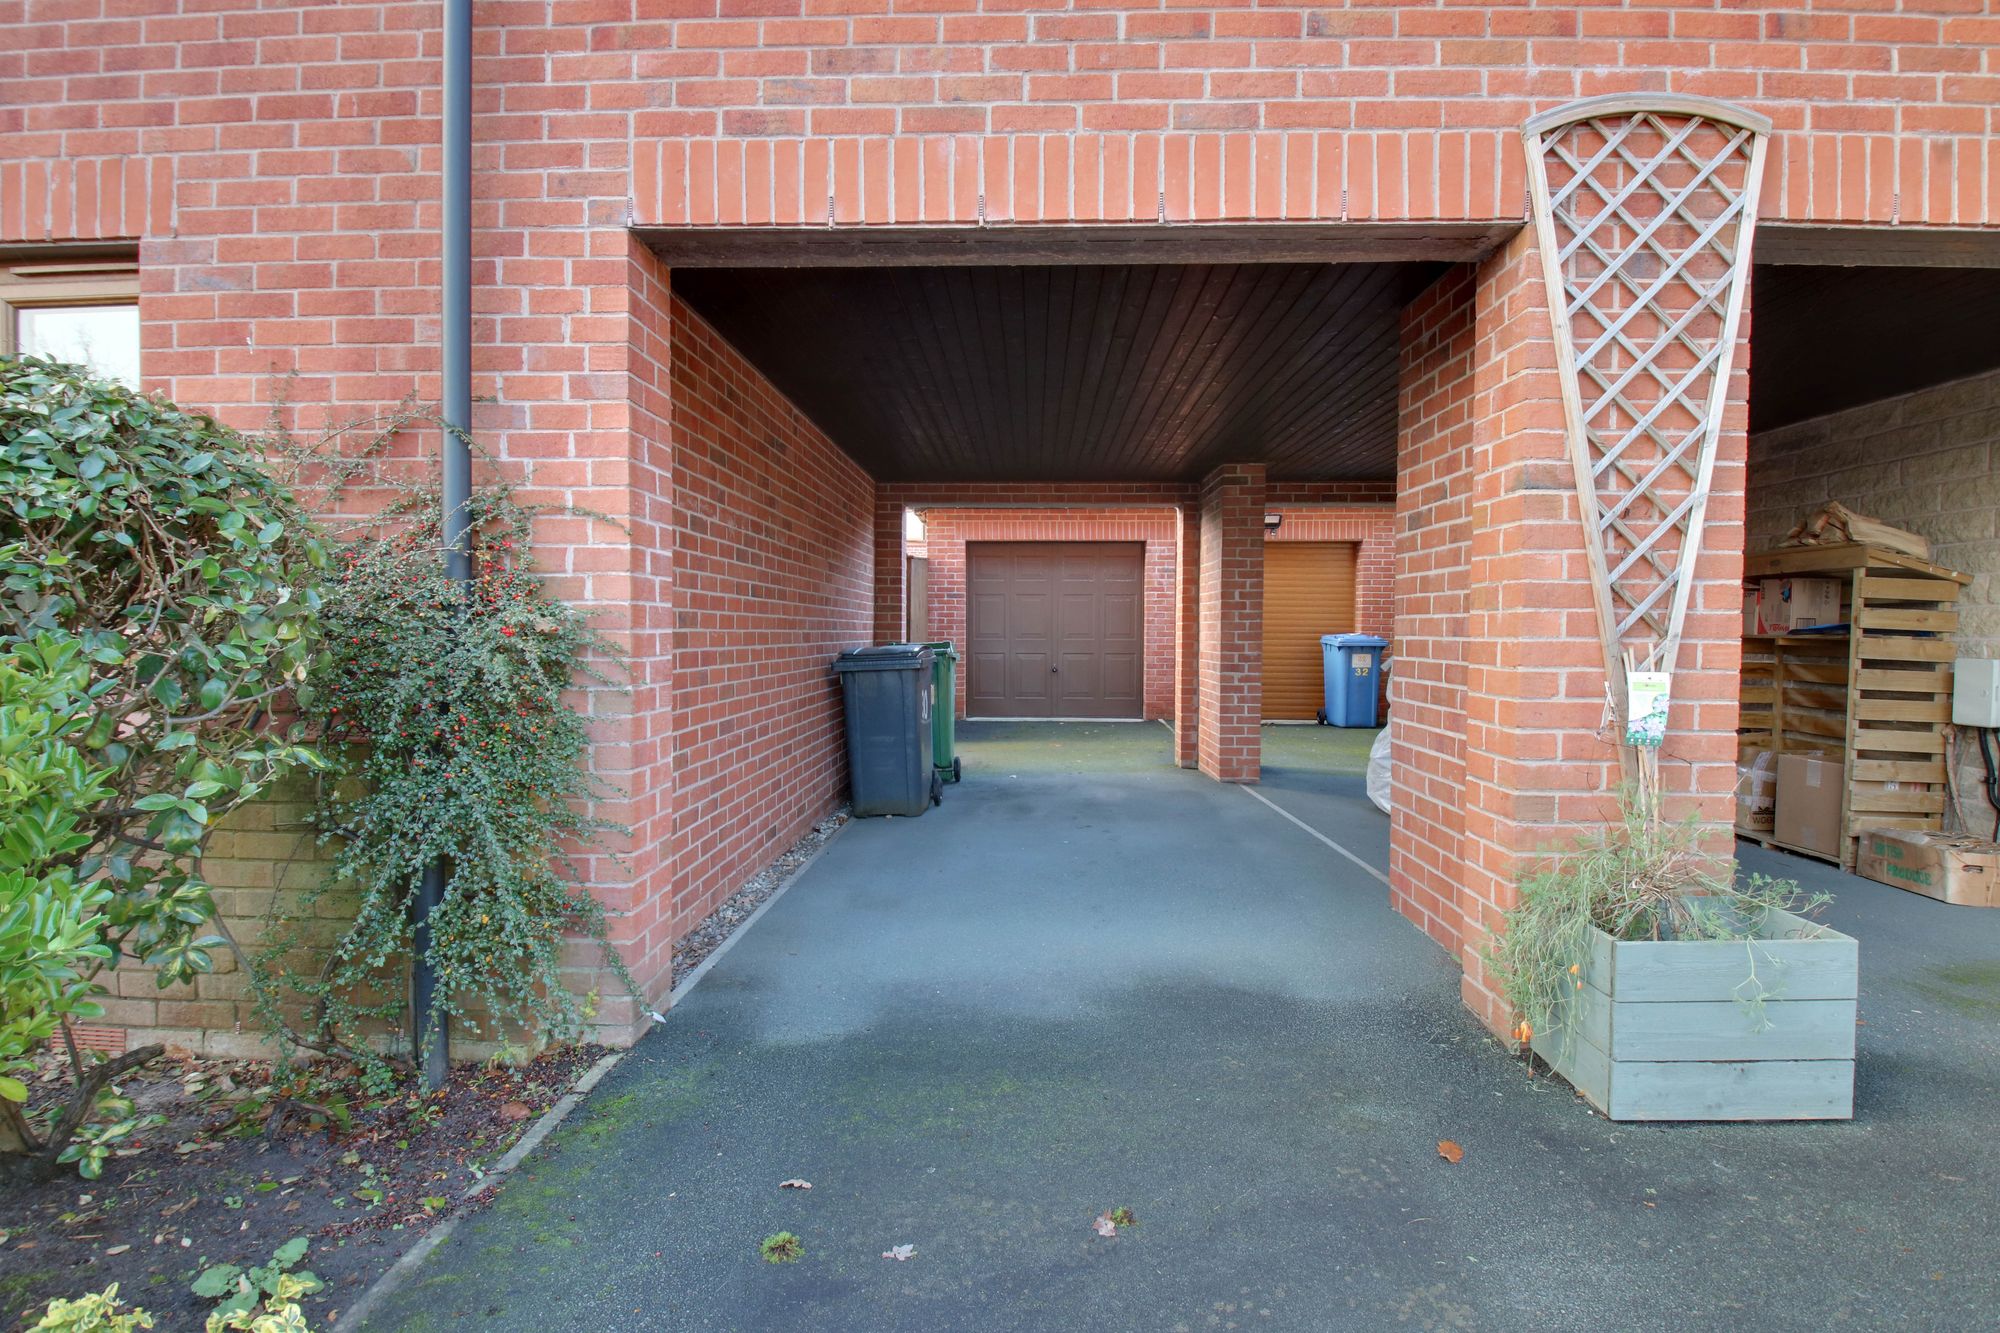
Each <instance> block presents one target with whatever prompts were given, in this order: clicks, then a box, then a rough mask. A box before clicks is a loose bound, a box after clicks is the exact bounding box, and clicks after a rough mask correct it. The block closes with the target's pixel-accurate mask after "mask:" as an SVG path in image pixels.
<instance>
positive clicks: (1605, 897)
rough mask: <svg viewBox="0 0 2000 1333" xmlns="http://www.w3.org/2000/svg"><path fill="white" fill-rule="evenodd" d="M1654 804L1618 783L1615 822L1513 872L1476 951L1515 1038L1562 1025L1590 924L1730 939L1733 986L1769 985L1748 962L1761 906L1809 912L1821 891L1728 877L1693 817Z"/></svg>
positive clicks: (1625, 936)
mask: <svg viewBox="0 0 2000 1333" xmlns="http://www.w3.org/2000/svg"><path fill="white" fill-rule="evenodd" d="M1660 804H1661V802H1660V797H1659V796H1658V793H1657V787H1655V786H1654V785H1653V784H1647V785H1646V786H1644V787H1637V788H1627V789H1626V790H1625V791H1624V792H1623V793H1621V795H1620V798H1619V813H1620V820H1619V822H1618V823H1617V824H1614V825H1612V826H1610V827H1609V828H1606V829H1605V830H1603V831H1602V832H1601V833H1594V834H1588V835H1585V836H1584V837H1581V838H1579V839H1578V840H1577V841H1576V843H1575V844H1574V845H1573V846H1572V847H1571V848H1570V849H1569V850H1567V851H1564V852H1562V853H1560V854H1558V855H1556V856H1554V857H1552V858H1550V859H1549V860H1547V861H1546V862H1544V863H1543V864H1542V865H1540V866H1539V867H1537V868H1536V869H1535V870H1533V871H1532V872H1530V873H1529V874H1528V875H1526V876H1525V877H1524V878H1523V879H1522V880H1521V884H1520V900H1519V902H1518V903H1517V904H1516V905H1515V906H1514V907H1513V908H1512V909H1511V910H1509V911H1508V912H1507V913H1506V929H1505V930H1504V931H1501V932H1496V933H1495V934H1494V935H1493V937H1492V938H1491V939H1490V940H1489V942H1488V944H1487V948H1486V951H1485V957H1486V961H1487V964H1488V966H1489V967H1490V968H1491V969H1492V971H1493V974H1494V977H1495V979H1496V980H1497V981H1498V982H1499V984H1500V991H1501V994H1502V995H1504V996H1505V997H1506V998H1507V1000H1508V1002H1509V1003H1510V1004H1511V1005H1512V1006H1513V1008H1514V1009H1515V1011H1516V1012H1517V1013H1519V1014H1520V1015H1521V1016H1522V1024H1521V1026H1520V1027H1519V1028H1517V1029H1515V1032H1514V1035H1515V1037H1516V1038H1517V1039H1518V1040H1521V1041H1523V1042H1525V1041H1527V1040H1529V1039H1530V1038H1532V1037H1533V1036H1535V1035H1536V1034H1538V1033H1539V1034H1542V1035H1544V1036H1548V1035H1552V1034H1556V1033H1567V1032H1569V1031H1571V1029H1572V1018H1573V1011H1574V1009H1575V1005H1576V1001H1577V998H1578V996H1579V993H1580V992H1581V990H1582V988H1583V982H1582V980H1581V977H1580V975H1579V973H1580V971H1581V969H1582V967H1583V965H1584V962H1585V960H1586V959H1587V958H1588V956H1589V952H1590V934H1591V930H1592V929H1593V928H1595V929H1597V930H1601V931H1603V932H1604V933H1605V934H1606V935H1609V936H1610V937H1611V938H1612V939H1614V940H1725V941H1742V942H1743V944H1744V949H1745V968H1744V984H1743V985H1742V986H1741V987H1739V988H1738V991H1737V995H1738V998H1739V999H1740V1000H1741V1001H1742V1002H1743V1003H1744V1004H1746V1005H1748V1006H1752V1007H1755V1006H1758V1005H1760V1004H1761V1003H1762V1002H1763V1000H1764V999H1766V998H1767V997H1768V996H1770V995H1771V994H1772V993H1773V992H1772V990H1771V988H1770V981H1771V979H1770V978H1767V977H1764V976H1761V975H1760V973H1759V959H1758V954H1759V945H1758V941H1759V939H1760V938H1761V935H1762V928H1763V926H1764V924H1765V922H1766V920H1767V918H1768V917H1769V916H1770V914H1771V913H1773V912H1794V913H1811V912H1816V911H1818V910H1819V909H1820V907H1822V906H1823V905H1824V904H1825V903H1826V901H1827V896H1826V895H1825V894H1813V895H1808V894H1806V893H1805V892H1804V891H1803V890H1801V889H1800V888H1799V886H1798V885H1797V884H1796V883H1794V882H1792V881H1790V880H1779V879H1772V878H1769V877H1767V876H1763V875H1751V876H1747V877H1744V878H1741V879H1738V878H1733V877H1732V872H1733V869H1734V867H1733V865H1732V863H1730V862H1729V861H1727V860H1726V859H1719V858H1718V857H1716V855H1715V854H1714V853H1712V852H1709V851H1706V850H1704V849H1703V847H1702V845H1701V843H1702V839H1703V836H1704V832H1705V830H1704V829H1703V826H1702V825H1701V824H1700V823H1699V822H1698V821H1697V820H1695V819H1693V818H1690V819H1687V820H1682V821H1672V820H1668V819H1666V818H1664V816H1663V815H1662V812H1661V809H1660Z"/></svg>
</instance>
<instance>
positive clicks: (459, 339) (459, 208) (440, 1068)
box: [410, 0, 472, 1091]
mask: <svg viewBox="0 0 2000 1333" xmlns="http://www.w3.org/2000/svg"><path fill="white" fill-rule="evenodd" d="M442 248H443V253H444V327H443V343H444V348H443V362H444V366H443V378H444V384H443V389H442V394H443V399H444V432H443V439H442V442H441V452H442V459H441V469H440V470H441V474H442V475H441V478H440V480H441V485H440V490H441V491H442V503H443V509H444V572H445V577H446V578H447V579H449V580H450V581H451V582H452V583H453V584H456V585H458V587H459V590H460V593H461V596H462V595H463V594H464V592H465V590H466V585H468V584H470V583H471V582H472V545H471V531H470V529H471V513H470V506H471V502H472V451H471V449H470V448H469V447H468V439H469V432H470V431H471V430H472V0H445V6H444V236H443V247H442ZM449 879H450V871H449V869H448V867H447V866H446V865H445V863H444V862H443V861H442V860H437V861H433V862H431V864H430V865H428V866H426V867H424V874H423V879H422V882H421V883H420V884H419V886H418V889H417V901H416V930H415V940H414V941H413V950H414V955H415V956H414V960H413V962H412V965H411V969H410V1020H411V1041H412V1043H413V1044H414V1045H415V1046H416V1047H417V1048H419V1050H420V1056H421V1064H422V1069H423V1076H424V1086H425V1087H427V1088H429V1089H431V1090H433V1091H435V1090H436V1089H438V1088H441V1087H443V1086H444V1081H445V1076H446V1075H447V1074H448V1073H449V1072H450V1070H451V1031H450V1024H449V1023H448V1022H447V1021H446V1019H445V1018H444V1016H443V1015H441V1014H440V1015H435V1016H433V1014H432V1007H433V1005H434V1003H435V1000H436V995H437V976H436V974H435V972H434V971H433V969H432V967H431V964H430V957H429V955H430V947H431V929H430V917H431V913H432V912H434V911H436V910H437V908H438V907H439V906H440V905H441V904H442V903H443V902H444V893H445V885H446V884H447V883H448V882H449Z"/></svg>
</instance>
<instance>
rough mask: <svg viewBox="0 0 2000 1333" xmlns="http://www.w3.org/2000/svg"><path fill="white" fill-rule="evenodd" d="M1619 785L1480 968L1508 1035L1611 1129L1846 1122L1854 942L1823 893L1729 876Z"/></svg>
mask: <svg viewBox="0 0 2000 1333" xmlns="http://www.w3.org/2000/svg"><path fill="white" fill-rule="evenodd" d="M1660 805H1661V802H1660V799H1659V797H1658V796H1657V794H1656V790H1655V791H1649V790H1648V789H1643V788H1630V789H1627V791H1626V792H1625V793H1624V794H1623V795H1622V796H1621V798H1620V801H1619V815H1620V818H1619V819H1618V821H1617V822H1616V823H1614V824H1612V825H1611V826H1610V827H1608V828H1606V829H1605V830H1603V831H1602V832H1600V833H1595V834H1590V835H1587V836H1585V837H1582V838H1580V839H1578V840H1577V842H1576V843H1575V844H1574V846H1573V847H1572V848H1570V849H1569V850H1567V851H1565V852H1563V853H1561V854H1559V855H1557V856H1554V857H1552V858H1550V859H1548V860H1547V861H1545V862H1544V863H1543V864H1541V865H1539V866H1537V867H1536V868H1535V869H1533V870H1532V871H1530V872H1529V873H1528V874H1527V875H1526V876H1525V877H1524V878H1523V879H1522V881H1521V884H1520V899H1519V902H1518V903H1517V904H1516V905H1515V906H1514V907H1513V908H1512V909H1511V910H1510V911H1508V912H1507V913H1506V918H1505V919H1506V928H1505V930H1504V931H1503V932H1499V933H1496V934H1495V935H1494V937H1493V938H1492V939H1491V940H1490V941H1489V943H1488V947H1487V950H1486V955H1485V956H1486V961H1487V964H1488V966H1489V967H1490V969H1491V971H1492V974H1493V976H1494V979H1495V980H1496V981H1497V982H1498V984H1499V987H1500V991H1501V994H1502V995H1503V996H1504V997H1505V998H1506V999H1507V1000H1508V1002H1509V1003H1510V1004H1511V1005H1512V1006H1513V1008H1514V1010H1515V1011H1516V1012H1517V1013H1518V1014H1519V1015H1520V1016H1521V1021H1520V1024H1519V1026H1518V1027H1516V1028H1515V1030H1514V1036H1515V1038H1516V1039H1517V1040H1519V1041H1521V1042H1522V1043H1524V1044H1526V1045H1529V1046H1531V1047H1532V1049H1533V1050H1534V1052H1535V1054H1537V1055H1539V1056H1541V1057H1542V1058H1543V1059H1545V1060H1547V1061H1548V1062H1549V1064H1550V1065H1551V1066H1553V1067H1554V1068H1555V1070H1556V1071H1557V1072H1558V1073H1560V1074H1562V1075H1563V1076H1564V1077H1566V1078H1568V1079H1569V1080H1570V1082H1571V1083H1573V1084H1575V1085H1576V1087H1577V1089H1578V1090H1579V1091H1580V1092H1582V1093H1583V1094H1584V1096H1585V1097H1586V1098H1588V1099H1589V1100H1590V1101H1591V1102H1592V1103H1593V1104H1594V1105H1596V1106H1598V1108H1599V1109H1600V1110H1602V1111H1604V1112H1605V1113H1606V1114H1607V1115H1609V1116H1611V1117H1612V1118H1613V1119H1671V1120H1702V1119H1800V1118H1844V1117H1846V1116H1848V1115H1851V1114H1852V1094H1853V1053H1854V1047H1853V1042H1854V1008H1855V996H1856V992H1857V970H1856V966H1855V960H1856V949H1855V944H1854V941H1853V940H1852V939H1850V938H1848V937H1847V936H1844V935H1841V934H1839V933H1838V932H1836V931H1833V930H1830V929H1828V928H1827V927H1824V926H1821V925H1818V924H1816V923H1814V922H1812V921H1811V920H1809V919H1808V915H1809V914H1811V913H1813V912H1816V911H1817V910H1818V909H1819V908H1820V907H1821V906H1822V905H1823V904H1824V902H1825V895H1808V894H1806V893H1804V892H1803V891H1802V890H1801V889H1800V888H1799V886H1798V885H1797V884H1795V883H1793V882H1791V881H1789V880H1778V879H1772V878H1769V877H1766V876H1761V875H1750V876H1744V877H1741V878H1738V877H1736V876H1734V875H1733V874H1732V870H1733V867H1732V866H1731V865H1730V863H1729V862H1728V861H1727V860H1725V859H1723V858H1720V857H1718V856H1717V855H1716V854H1715V853H1714V852H1713V851H1712V850H1710V849H1708V848H1706V847H1704V845H1703V842H1704V837H1705V833H1706V830H1705V829H1704V828H1703V826H1702V825H1701V824H1700V823H1699V822H1698V821H1696V820H1694V819H1692V818H1690V819H1688V820H1684V821H1673V820H1669V819H1667V818H1665V817H1664V815H1663V813H1662V811H1661V808H1660Z"/></svg>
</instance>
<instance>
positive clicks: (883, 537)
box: [875, 498, 908, 643]
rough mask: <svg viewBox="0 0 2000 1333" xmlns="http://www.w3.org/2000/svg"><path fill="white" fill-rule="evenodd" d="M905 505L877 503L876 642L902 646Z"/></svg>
mask: <svg viewBox="0 0 2000 1333" xmlns="http://www.w3.org/2000/svg"><path fill="white" fill-rule="evenodd" d="M903 508H904V506H903V503H902V502H901V501H900V500H884V499H880V498H878V499H877V500H876V501H875V642H877V643H900V642H902V639H903V634H904V631H905V629H906V628H907V625H908V622H907V621H906V620H905V618H904V597H905V591H904V588H903V584H904V581H905V578H906V575H907V571H906V570H905V569H904V567H903Z"/></svg>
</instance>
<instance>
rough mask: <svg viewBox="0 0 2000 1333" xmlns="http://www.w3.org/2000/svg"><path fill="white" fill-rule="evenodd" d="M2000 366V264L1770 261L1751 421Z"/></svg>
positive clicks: (1755, 284) (1792, 415) (1756, 294)
mask: <svg viewBox="0 0 2000 1333" xmlns="http://www.w3.org/2000/svg"><path fill="white" fill-rule="evenodd" d="M1994 369H2000V269H1995V268H1918V267H1912V266H1904V265H1897V266H1889V265H1882V266H1877V267H1863V268H1838V267H1833V266H1830V265H1791V264H1760V265H1758V266H1757V268H1756V270H1755V272H1754V275H1753V280H1752V286H1751V290H1750V429H1751V430H1752V431H1762V430H1770V429H1772V428H1773V427H1776V426H1788V425H1790V424H1792V423H1793V422H1795V421H1804V420H1806V419H1807V418H1810V417H1817V416H1824V415H1825V414H1826V413H1828V412H1838V411H1840V410H1841V409H1843V408H1848V407H1858V406H1860V405H1861V404H1862V403H1871V402H1874V401H1875V400H1877V399H1880V398H1891V397H1894V396H1896V395H1897V394H1904V393H1911V392H1914V391H1915V390H1918V389H1925V388H1929V387H1930V386H1932V385H1934V384H1943V383H1945V382H1946V381H1947V380H1955V379H1961V378H1963V377H1965V376H1967V375H1976V374H1979V373H1981V372H1982V371H1988V370H1994Z"/></svg>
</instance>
